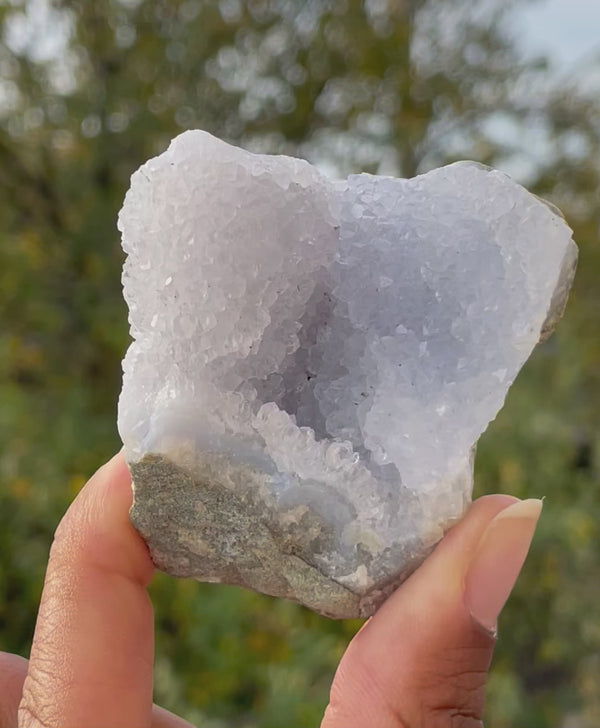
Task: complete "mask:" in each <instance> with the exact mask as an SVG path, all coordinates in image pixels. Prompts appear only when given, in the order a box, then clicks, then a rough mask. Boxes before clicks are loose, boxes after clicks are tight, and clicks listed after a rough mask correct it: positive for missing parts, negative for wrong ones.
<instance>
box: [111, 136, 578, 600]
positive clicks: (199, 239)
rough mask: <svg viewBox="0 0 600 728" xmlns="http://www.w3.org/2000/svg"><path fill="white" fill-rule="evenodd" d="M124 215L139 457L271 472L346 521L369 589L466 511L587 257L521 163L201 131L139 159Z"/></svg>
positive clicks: (128, 393)
mask: <svg viewBox="0 0 600 728" xmlns="http://www.w3.org/2000/svg"><path fill="white" fill-rule="evenodd" d="M119 229H120V230H121V232H122V239H123V247H124V249H125V251H126V253H127V261H126V263H125V268H124V276H123V284H124V290H125V297H126V300H127V303H128V305H129V310H130V324H131V336H132V338H133V343H132V344H131V346H130V348H129V351H128V352H127V356H126V358H125V360H124V365H123V366H124V384H123V392H122V395H121V399H120V402H119V430H120V433H121V436H122V439H123V442H124V444H125V448H126V452H127V457H128V461H129V462H130V463H135V462H137V461H140V460H141V459H142V458H143V457H144V456H145V455H147V454H149V453H154V454H161V455H164V456H166V457H168V458H169V459H170V460H172V461H174V462H176V463H178V464H179V465H181V466H182V467H184V468H188V469H191V470H194V468H200V467H201V466H200V465H199V463H201V462H202V461H203V460H202V458H203V456H204V455H210V456H213V455H218V456H219V457H221V456H222V457H224V462H231V463H233V464H234V465H235V466H236V467H237V466H239V465H244V466H248V467H249V468H251V469H252V471H253V472H259V473H261V474H263V475H264V482H263V486H261V487H263V488H264V490H265V494H264V497H265V502H268V503H270V506H269V507H276V508H277V507H280V508H282V509H285V508H287V509H288V511H286V512H287V513H292V512H293V511H291V510H289V509H290V508H302V507H309V508H310V509H311V510H312V511H314V512H316V513H318V514H319V515H320V517H321V518H322V519H324V521H326V522H327V523H330V524H332V527H333V529H334V531H335V534H336V538H337V542H336V544H335V548H329V550H324V551H323V552H322V553H315V554H314V561H315V564H317V566H318V568H319V569H320V570H322V571H323V572H325V571H326V572H327V573H328V574H330V575H331V576H332V578H333V579H334V580H335V581H336V582H337V583H339V584H344V585H345V586H347V587H348V588H350V589H351V590H354V591H356V592H361V593H366V592H367V591H368V590H369V589H370V588H372V587H373V586H374V585H376V584H377V583H378V582H379V581H382V580H385V579H388V578H390V577H391V576H393V573H394V570H396V571H398V570H399V568H400V566H401V564H400V565H399V564H398V560H399V559H400V560H402V559H404V560H406V559H407V558H409V557H410V556H411V555H414V554H416V553H417V552H419V551H420V552H421V553H425V552H426V551H427V549H429V548H430V547H431V545H432V544H433V543H435V541H436V540H437V539H438V538H439V537H440V536H441V534H442V533H443V531H444V530H445V529H446V528H447V527H448V525H449V524H451V523H452V521H453V520H454V519H456V518H457V517H459V516H460V515H461V514H462V512H463V511H464V508H465V506H466V504H467V503H468V501H469V499H470V494H471V487H472V482H471V480H472V479H471V453H472V450H473V447H474V444H475V443H476V441H477V439H478V437H479V436H480V435H481V433H482V432H483V431H484V429H485V428H486V426H487V424H488V423H489V421H490V420H491V419H493V418H494V416H495V415H496V413H497V412H498V410H499V409H500V407H501V406H502V403H503V401H504V398H505V396H506V392H507V390H508V388H509V387H510V385H511V383H512V382H513V380H514V379H515V377H516V375H517V373H518V371H519V369H520V368H521V367H522V365H523V364H524V362H525V360H526V359H527V358H528V356H529V355H530V353H531V351H532V349H533V348H534V346H535V344H536V343H537V342H538V340H539V339H540V334H541V332H542V330H543V327H544V323H545V321H546V320H547V319H548V318H549V316H551V314H552V308H553V307H554V308H556V306H557V305H558V306H560V305H561V304H563V303H564V301H563V300H559V301H558V303H557V295H558V297H559V298H560V299H564V298H565V296H566V292H564V295H559V294H560V292H561V290H562V289H566V288H568V286H566V278H568V276H569V274H570V272H571V271H572V269H573V267H574V261H575V258H576V252H575V251H576V248H575V246H574V244H573V243H572V241H571V231H570V229H569V228H568V227H567V225H566V224H565V223H564V221H563V220H562V218H561V217H560V216H559V215H558V214H556V213H555V212H554V211H553V210H552V209H550V208H549V207H548V206H547V205H546V204H544V203H543V202H541V201H540V200H538V199H537V198H536V197H534V196H533V195H531V194H529V193H528V192H527V191H526V190H524V189H523V188H522V187H520V186H519V185H517V184H516V183H514V182H513V181H512V180H510V179H509V178H508V177H507V176H505V175H504V174H502V173H500V172H495V171H492V170H489V169H487V168H484V167H481V166H479V165H476V164H473V163H468V162H467V163H458V164H453V165H450V166H448V167H444V168H442V169H437V170H435V171H433V172H430V173H428V174H426V175H423V176H420V177H417V178H415V179H411V180H404V179H393V178H386V177H377V176H371V175H367V174H360V175H353V176H351V177H350V178H348V179H347V180H346V181H343V182H333V181H330V180H329V179H327V178H325V177H324V176H323V175H322V174H320V173H319V171H317V169H315V168H314V167H312V166H311V165H309V164H308V163H306V162H304V161H301V160H298V159H292V158H289V157H275V156H265V155H254V154H250V153H248V152H246V151H243V150H241V149H238V148H235V147H232V146H229V145H228V144H225V143H224V142H222V141H219V140H217V139H215V138H214V137H212V136H210V135H209V134H207V133H204V132H201V131H192V132H186V133H185V134H182V135H181V136H179V137H178V138H176V139H175V140H174V141H173V142H172V144H171V146H170V147H169V149H168V151H167V152H165V153H164V154H162V155H161V156H159V157H157V158H155V159H152V160H150V161H149V162H147V163H146V164H144V165H143V166H142V167H141V168H140V169H139V170H138V171H137V172H136V173H135V174H134V175H133V177H132V181H131V189H130V190H129V192H128V193H127V197H126V199H125V203H124V206H123V209H122V211H121V214H120V217H119ZM557 291H558V294H557V293H556V292H557ZM223 477H224V478H225V479H226V477H227V476H226V473H224V475H223ZM273 504H275V506H273ZM288 517H290V518H291V517H292V516H288ZM365 553H367V558H365ZM361 554H362V555H361ZM407 555H408V556H407Z"/></svg>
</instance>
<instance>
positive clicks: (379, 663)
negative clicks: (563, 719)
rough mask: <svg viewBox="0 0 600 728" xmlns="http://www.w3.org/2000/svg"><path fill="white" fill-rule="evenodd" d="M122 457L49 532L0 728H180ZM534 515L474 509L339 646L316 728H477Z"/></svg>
mask: <svg viewBox="0 0 600 728" xmlns="http://www.w3.org/2000/svg"><path fill="white" fill-rule="evenodd" d="M130 504H131V491H130V481H129V473H128V470H127V466H126V465H125V463H124V460H123V457H122V455H120V454H119V455H117V456H115V457H114V458H113V459H112V460H111V461H110V462H109V463H107V464H106V465H105V466H104V467H102V468H101V469H100V470H99V471H98V472H97V473H96V474H95V475H94V476H93V477H92V478H91V480H90V481H89V482H88V484H87V485H86V486H85V488H84V489H83V490H82V491H81V493H80V494H79V496H78V497H77V498H76V500H75V501H74V503H73V504H72V506H71V507H70V508H69V510H68V512H67V514H66V515H65V517H64V518H63V520H62V522H61V524H60V525H59V527H58V529H57V532H56V536H55V540H54V543H53V545H52V549H51V552H50V561H49V564H48V570H47V573H46V581H45V585H44V591H43V594H42V601H41V605H40V611H39V614H38V620H37V625H36V630H35V636H34V640H33V646H32V650H31V657H30V660H29V662H27V661H26V660H24V659H22V658H20V657H17V656H16V655H8V654H5V653H0V728H17V727H18V728H82V727H83V726H85V728H186V726H187V728H189V725H188V724H187V723H186V722H185V721H183V720H182V719H180V718H178V717H177V716H174V715H173V714H172V713H168V712H167V711H164V710H162V709H161V708H158V707H156V706H153V705H152V661H153V648H154V644H153V624H152V607H151V604H150V600H149V597H148V594H147V592H146V587H147V585H148V583H149V581H150V579H151V578H152V574H153V571H154V569H153V565H152V561H151V560H150V557H149V554H148V551H147V549H146V546H145V545H144V543H143V541H142V539H141V538H140V537H139V535H138V534H137V532H136V531H135V530H134V529H133V527H132V526H131V525H130V523H129V518H128V510H129V506H130ZM540 509H541V502H540V501H517V500H516V499H514V498H510V497H508V496H489V497H486V498H481V499H480V500H479V501H477V502H476V503H475V504H474V505H473V506H472V507H471V509H470V510H469V512H468V514H467V516H466V517H465V519H464V520H463V521H462V522H461V523H460V524H459V525H458V526H456V527H455V528H454V529H452V531H450V533H449V534H448V535H447V536H446V537H445V538H444V540H443V541H442V542H441V543H440V545H439V546H438V547H437V548H436V550H435V551H434V553H433V554H432V555H431V556H430V557H429V559H428V560H427V561H426V562H425V564H424V565H423V566H422V567H421V568H420V569H419V570H418V571H417V572H416V573H415V574H414V575H413V576H412V577H411V578H410V579H409V580H408V581H407V582H405V584H404V585H403V586H402V587H401V588H400V589H399V590H398V591H397V592H396V593H395V594H394V595H393V596H392V597H391V598H390V599H389V600H388V601H387V602H386V603H385V604H384V605H383V606H382V607H381V609H380V610H379V611H378V612H377V614H376V615H375V616H374V617H373V618H372V619H371V620H370V621H369V622H367V623H366V624H365V625H364V626H363V628H362V629H361V631H360V632H359V633H358V635H357V636H356V637H355V638H354V639H353V640H352V642H351V644H350V646H349V648H348V650H347V652H346V654H345V655H344V657H343V659H342V661H341V663H340V666H339V668H338V671H337V674H336V677H335V680H334V683H333V686H332V690H331V702H330V704H329V706H328V708H327V711H326V714H325V718H324V720H323V723H322V728H477V727H480V726H481V720H480V718H481V711H482V706H483V697H484V688H485V680H486V674H487V669H488V666H489V662H490V659H491V655H492V650H493V646H494V635H495V624H496V619H497V616H498V614H499V612H500V609H501V608H502V606H503V604H504V602H505V601H506V599H507V597H508V594H509V592H510V590H511V588H512V586H513V584H514V582H515V580H516V578H517V576H518V573H519V571H520V568H521V566H522V564H523V561H524V559H525V556H526V554H527V550H528V548H529V543H530V541H531V537H532V535H533V531H534V529H535V523H536V521H537V518H538V516H539V513H540Z"/></svg>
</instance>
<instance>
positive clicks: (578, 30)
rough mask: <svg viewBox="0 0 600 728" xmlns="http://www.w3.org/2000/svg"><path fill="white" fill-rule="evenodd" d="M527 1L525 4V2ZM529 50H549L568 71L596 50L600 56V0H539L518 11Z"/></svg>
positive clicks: (557, 64) (533, 52)
mask: <svg viewBox="0 0 600 728" xmlns="http://www.w3.org/2000/svg"><path fill="white" fill-rule="evenodd" d="M524 5H525V4H524ZM515 21H516V29H517V32H518V34H519V35H520V36H521V43H522V47H523V50H524V51H525V52H526V53H527V54H531V55H536V54H541V53H543V54H548V55H549V57H550V58H552V60H553V65H554V66H555V68H556V70H557V71H559V72H564V73H568V72H569V71H570V70H572V69H574V68H575V67H576V66H577V65H578V64H580V63H581V62H582V61H583V62H584V61H585V58H586V57H587V56H588V55H590V54H593V53H594V52H595V53H596V54H597V55H599V56H600V0H538V1H537V2H533V3H531V4H529V3H527V5H526V7H525V8H524V9H523V10H520V11H518V12H517V13H516V16H515Z"/></svg>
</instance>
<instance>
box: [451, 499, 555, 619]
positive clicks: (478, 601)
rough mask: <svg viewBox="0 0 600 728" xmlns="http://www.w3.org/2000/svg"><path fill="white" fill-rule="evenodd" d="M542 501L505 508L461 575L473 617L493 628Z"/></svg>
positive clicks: (520, 560)
mask: <svg viewBox="0 0 600 728" xmlns="http://www.w3.org/2000/svg"><path fill="white" fill-rule="evenodd" d="M541 511H542V501H541V500H537V499H533V498H532V499H529V500H523V501H519V502H518V503H515V504H513V505H511V506H509V507H508V508H505V509H504V510H503V511H500V513H499V514H498V515H497V516H496V517H495V518H494V519H493V520H492V521H491V523H490V524H489V526H488V527H487V529H486V531H485V533H484V534H483V536H482V537H481V540H480V541H479V544H478V546H477V550H476V553H475V556H474V557H473V560H472V561H471V565H470V566H469V569H468V571H467V575H466V578H465V592H464V594H465V602H466V604H467V607H468V609H469V611H470V612H471V615H472V616H473V618H474V619H475V620H476V621H477V622H479V623H480V624H481V625H482V626H483V627H484V628H485V629H486V630H488V631H491V632H493V631H495V629H496V622H497V621H498V616H499V615H500V612H501V611H502V607H503V606H504V604H505V603H506V600H507V599H508V597H509V596H510V593H511V591H512V588H513V587H514V585H515V582H516V581H517V578H518V576H519V572H520V571H521V568H522V566H523V563H524V562H525V558H526V556H527V552H528V551H529V546H530V545H531V541H532V539H533V534H534V533H535V527H536V525H537V522H538V520H539V517H540V513H541Z"/></svg>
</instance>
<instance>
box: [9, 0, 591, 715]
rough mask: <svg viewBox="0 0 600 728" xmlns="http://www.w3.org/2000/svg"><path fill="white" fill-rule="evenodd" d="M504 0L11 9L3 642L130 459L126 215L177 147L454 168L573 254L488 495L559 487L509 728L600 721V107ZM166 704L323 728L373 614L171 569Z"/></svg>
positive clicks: (24, 619)
mask: <svg viewBox="0 0 600 728" xmlns="http://www.w3.org/2000/svg"><path fill="white" fill-rule="evenodd" d="M514 4H515V3H514V2H505V1H503V2H501V1H500V0H444V2H437V1H434V0H405V1H404V2H392V0H370V1H369V0H365V2H358V1H357V0H311V1H310V2H289V1H285V0H247V1H246V2H242V1H241V0H221V1H220V2H217V1H216V0H210V1H208V0H204V1H202V0H185V1H182V0H145V1H144V0H95V1H94V2H89V3H82V2H75V1H74V0H62V1H61V0H54V1H52V0H45V1H44V0H11V2H6V3H2V4H0V26H1V29H2V42H1V43H0V311H1V313H2V330H1V333H0V447H1V452H0V647H1V648H2V649H6V650H12V651H17V652H21V653H24V654H25V653H27V651H28V648H29V643H30V639H31V635H32V630H33V624H34V618H35V611H36V607H37V600H38V598H39V593H40V589H41V580H42V576H43V570H44V565H45V560H46V556H47V552H48V548H49V545H50V541H51V537H52V533H53V530H54V528H55V526H56V524H57V522H58V520H59V518H60V515H61V514H62V512H63V511H64V509H65V508H66V506H67V504H68V502H69V501H70V500H71V499H72V497H73V496H74V495H75V493H76V492H77V491H78V489H79V488H80V486H81V485H82V484H83V482H84V480H85V479H86V478H87V476H88V475H89V474H90V473H91V472H92V471H93V470H94V468H95V467H96V466H98V465H99V464H100V463H101V462H102V461H103V460H105V459H106V458H107V457H108V456H109V455H110V454H111V453H112V452H114V451H115V450H116V449H117V448H118V447H119V443H118V438H117V435H116V431H115V415H116V413H115V407H116V399H117V396H118V392H119V386H120V358H121V356H122V354H123V351H124V349H125V347H126V345H127V321H126V310H125V307H124V304H123V302H122V300H121V295H120V282H119V275H120V266H121V262H122V255H121V251H120V247H119V240H118V236H117V232H116V228H115V220H116V214H117V211H118V209H119V206H120V203H121V200H122V197H123V194H124V192H125V190H126V187H127V182H128V177H129V175H130V174H131V172H132V171H133V170H134V169H135V168H137V166H139V164H140V163H141V162H142V161H144V160H145V159H146V158H147V157H148V156H150V155H152V154H154V153H157V152H159V151H161V150H162V149H164V148H165V146H166V144H167V143H168V140H169V139H170V137H171V136H173V135H174V134H175V133H177V132H178V131H181V130H183V129H186V128H190V127H201V128H204V129H207V130H209V131H211V132H213V133H215V134H217V135H219V136H222V137H225V138H227V139H228V140H230V141H234V142H238V143H242V144H243V145H245V146H247V147H248V148H251V149H257V150H264V151H271V152H289V153H294V154H298V155H302V156H305V157H307V158H309V159H311V160H313V161H315V162H318V163H319V164H321V165H322V166H323V167H324V168H326V169H331V170H333V171H336V172H338V173H345V172H348V171H350V170H353V171H358V170H360V169H366V170H368V171H379V172H383V173H392V174H403V175H406V176H410V175H413V174H415V173H418V172H420V171H425V170H427V169H428V168H431V167H432V166H435V165H438V164H442V163H444V162H447V161H452V160H455V159H457V158H463V157H466V158H472V159H476V160H478V161H480V162H485V163H490V164H494V165H496V166H499V167H501V168H504V169H506V170H508V171H511V172H512V173H513V174H514V175H515V176H516V177H517V178H518V179H520V180H521V181H523V182H524V183H526V184H527V185H528V186H529V187H531V188H532V189H533V190H535V191H536V192H538V193H539V194H542V195H544V196H546V197H548V198H549V199H551V200H552V201H553V202H555V203H556V204H558V205H559V206H561V207H562V208H563V210H564V212H565V214H566V215H567V218H568V221H569V222H570V224H571V225H572V226H573V228H574V229H575V233H576V239H577V240H578V242H579V244H580V248H581V263H580V270H579V273H578V278H577V282H576V285H575V289H574V291H573V294H572V297H571V302H570V304H569V308H568V311H567V316H566V319H565V321H564V322H563V323H562V324H561V326H560V328H559V331H558V333H557V334H556V335H555V336H554V337H553V338H552V339H550V341H548V342H547V343H546V344H544V345H543V346H542V347H540V349H539V350H538V351H537V352H536V354H535V356H534V357H533V359H532V361H531V362H530V363H529V364H528V365H527V367H526V369H525V371H524V372H523V373H522V375H521V376H520V378H519V380H518V382H517V384H516V385H515V387H514V388H513V390H512V391H511V393H510V395H509V398H508V402H507V406H506V408H505V410H504V411H503V412H502V413H501V415H500V416H499V417H498V419H497V421H496V422H495V423H493V425H492V426H491V428H490V430H489V432H488V433H487V434H486V435H485V436H484V438H483V440H482V443H481V447H480V450H479V456H478V460H477V478H478V480H477V482H478V485H477V493H478V494H481V493H483V492H488V491H489V492H492V491H504V492H508V493H512V494H515V495H517V496H525V495H528V496H529V495H531V496H546V498H547V500H546V505H545V509H544V516H543V519H542V522H541V525H540V529H539V533H538V536H537V539H536V541H535V544H534V547H533V550H532V554H531V557H530V560H529V562H528V565H527V567H526V570H525V573H524V576H523V578H522V579H521V580H520V582H519V585H518V587H517V590H516V593H515V595H514V597H513V598H512V600H511V602H510V604H509V606H508V607H507V609H506V611H505V614H504V615H503V617H502V620H501V624H500V633H501V640H500V644H499V648H498V651H497V655H496V659H495V667H494V670H493V673H492V677H491V682H490V688H489V701H488V703H489V708H488V711H489V720H490V724H491V725H493V726H494V728H503V727H505V726H512V725H517V724H518V725H519V726H522V727H523V728H529V727H530V728H533V727H534V726H535V728H546V727H550V726H552V727H553V728H554V727H556V726H558V725H561V722H563V721H565V720H567V717H568V720H569V721H571V723H570V724H571V725H577V726H582V727H583V726H585V728H587V727H588V726H592V725H597V724H599V723H600V705H599V701H598V694H597V689H596V688H597V685H598V684H599V683H600V607H599V606H598V605H599V604H600V578H599V575H600V542H599V541H600V535H599V531H598V528H597V523H598V522H599V520H600V490H599V488H598V485H599V482H598V481H599V472H598V467H599V466H598V453H599V450H600V442H599V433H600V427H599V425H600V421H599V420H600V417H599V415H598V412H599V411H600V386H599V385H600V337H598V316H599V314H600V288H599V287H598V284H597V280H598V276H599V275H600V248H599V245H598V234H599V224H600V202H599V199H600V197H599V195H600V192H599V180H600V108H599V106H598V103H597V102H596V101H595V100H594V98H593V97H592V96H591V95H586V92H585V90H584V87H583V85H582V84H579V83H578V81H579V79H577V78H575V79H573V82H572V84H571V85H568V86H566V85H565V81H564V79H561V85H560V86H559V85H558V82H557V81H556V78H555V76H554V75H553V74H552V73H551V72H550V71H549V70H548V68H547V65H546V63H545V62H544V60H543V59H540V60H538V61H531V62H529V61H528V62H524V61H523V60H522V59H521V58H520V56H519V54H518V52H517V50H516V48H515V45H514V42H513V39H512V38H511V35H510V32H509V28H510V27H512V26H509V25H508V24H507V22H506V21H507V18H509V15H510V12H511V8H512V6H513V5H514ZM152 593H153V597H154V601H155V605H156V615H157V629H158V636H157V663H156V698H157V700H159V701H161V702H162V703H163V704H165V705H166V706H167V707H170V708H171V709H173V710H176V711H178V712H180V713H182V714H183V715H185V716H187V717H188V718H190V719H192V720H194V721H196V723H197V724H198V725H201V726H214V727H215V728H216V727H222V726H230V725H235V726H247V727H248V728H251V727H252V728H254V727H257V726H261V727H262V728H275V727H277V728H280V726H281V725H282V720H283V719H284V718H285V725H286V726H290V728H292V727H294V728H295V727H298V728H305V727H306V728H308V727H309V726H311V727H314V726H316V725H317V724H318V722H319V716H320V714H321V712H322V710H323V708H324V705H325V703H326V700H327V690H328V685H329V682H330V680H331V677H332V674H333V671H334V669H335V665H336V662H337V660H338V659H339V657H340V655H341V653H342V651H343V648H344V645H345V644H346V643H347V641H348V639H349V638H350V637H351V636H352V634H353V633H354V632H355V630H356V628H357V627H358V623H334V622H329V621H327V620H324V619H321V618H319V617H317V616H315V615H313V614H311V613H309V612H307V611H306V610H304V609H302V608H300V607H298V606H297V605H294V604H289V603H284V602H278V601H274V600H271V599H267V598H264V597H260V596H258V595H255V594H252V593H249V592H243V591H240V590H237V589H233V588H227V587H217V586H210V585H197V584H195V583H192V582H184V581H174V580H171V579H168V578H166V577H162V576H159V577H157V579H156V581H155V583H154V584H153V586H152Z"/></svg>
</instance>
